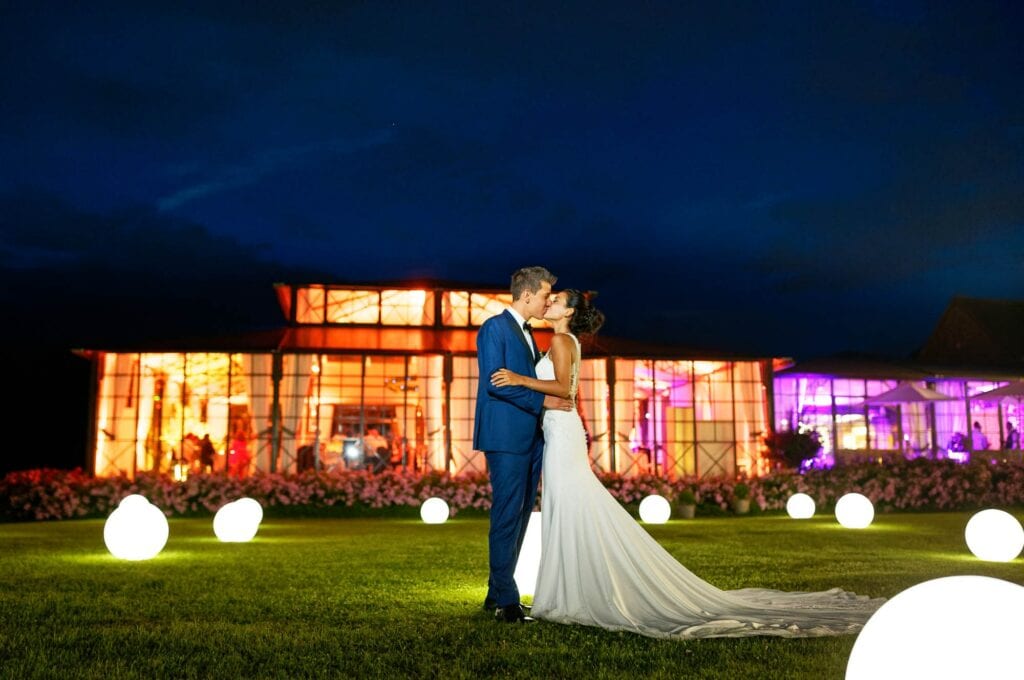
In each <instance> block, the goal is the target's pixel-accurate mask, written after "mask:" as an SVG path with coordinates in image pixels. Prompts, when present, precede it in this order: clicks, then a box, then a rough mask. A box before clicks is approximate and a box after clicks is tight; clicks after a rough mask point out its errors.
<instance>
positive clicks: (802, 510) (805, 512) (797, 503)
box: [786, 493, 873, 519]
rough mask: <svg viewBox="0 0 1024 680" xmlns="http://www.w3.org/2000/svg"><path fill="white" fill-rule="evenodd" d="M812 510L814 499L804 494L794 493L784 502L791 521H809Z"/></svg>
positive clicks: (812, 515)
mask: <svg viewBox="0 0 1024 680" xmlns="http://www.w3.org/2000/svg"><path fill="white" fill-rule="evenodd" d="M814 510H815V505H814V499H813V498H811V497H810V496H808V495H807V494H805V493H795V494H793V495H792V496H790V497H789V500H788V501H786V512H787V513H789V516H790V517H792V518H793V519H810V518H811V517H814ZM872 512H873V511H872Z"/></svg>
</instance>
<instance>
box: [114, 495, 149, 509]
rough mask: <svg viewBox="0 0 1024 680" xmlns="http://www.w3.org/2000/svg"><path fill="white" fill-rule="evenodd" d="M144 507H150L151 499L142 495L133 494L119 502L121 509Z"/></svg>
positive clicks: (118, 505)
mask: <svg viewBox="0 0 1024 680" xmlns="http://www.w3.org/2000/svg"><path fill="white" fill-rule="evenodd" d="M144 505H149V499H148V498H146V497H145V496H143V495H142V494H138V493H133V494H128V495H127V496H125V497H124V498H122V499H121V502H119V503H118V504H117V507H119V508H131V507H136V506H138V507H142V506H144Z"/></svg>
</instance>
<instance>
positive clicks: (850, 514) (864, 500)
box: [836, 493, 875, 529]
mask: <svg viewBox="0 0 1024 680" xmlns="http://www.w3.org/2000/svg"><path fill="white" fill-rule="evenodd" d="M874 519H875V506H873V505H872V504H871V501H870V500H868V497H867V496H864V495H863V494H859V493H848V494H846V495H845V496H843V497H842V498H840V499H839V501H838V502H837V503H836V520H837V521H838V522H839V523H840V524H842V525H843V526H844V527H846V528H847V529H863V528H865V527H868V526H870V525H871V522H872V521H873V520H874Z"/></svg>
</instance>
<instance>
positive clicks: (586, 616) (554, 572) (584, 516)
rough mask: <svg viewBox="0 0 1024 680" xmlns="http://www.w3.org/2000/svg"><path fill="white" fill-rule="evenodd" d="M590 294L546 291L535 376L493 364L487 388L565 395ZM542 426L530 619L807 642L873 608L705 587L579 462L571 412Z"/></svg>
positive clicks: (863, 617) (868, 602)
mask: <svg viewBox="0 0 1024 680" xmlns="http://www.w3.org/2000/svg"><path fill="white" fill-rule="evenodd" d="M591 298H592V295H591V294H584V293H581V292H580V291H577V290H571V289H570V290H564V291H561V292H559V293H558V294H557V295H554V296H553V300H552V304H551V306H550V308H549V309H548V311H547V314H545V316H544V318H545V319H546V320H547V321H549V322H551V324H552V325H553V326H554V331H555V335H554V337H553V338H552V339H551V348H550V350H549V351H548V353H547V355H546V356H545V357H544V358H542V359H541V360H540V362H539V363H538V364H537V376H538V377H537V378H536V379H534V378H530V377H526V376H522V375H519V374H517V373H513V372H511V371H509V370H507V369H500V370H498V371H496V372H495V373H494V374H493V375H492V376H491V382H492V384H494V385H495V386H497V387H503V386H508V385H518V386H523V387H527V388H529V389H532V390H535V391H538V392H543V393H544V394H553V395H556V396H559V397H567V398H569V399H572V400H575V398H576V388H577V384H578V380H579V369H580V343H579V340H577V335H582V334H592V333H595V332H596V331H597V330H598V328H600V326H601V325H602V323H604V315H603V314H602V313H601V312H600V311H599V310H597V309H596V308H594V307H593V305H592V304H591ZM543 427H544V442H545V443H544V463H543V465H544V468H543V492H542V495H541V510H542V513H541V518H542V522H541V526H542V530H541V540H542V544H543V547H542V551H541V563H540V571H539V573H538V576H537V585H536V592H535V594H534V598H533V609H532V611H531V615H532V616H533V617H535V618H538V619H545V620H548V621H555V622H558V623H578V624H583V625H588V626H598V627H600V628H605V629H608V630H624V631H631V632H634V633H640V634H641V635H648V636H651V637H659V638H677V639H691V638H706V637H743V636H749V635H774V636H780V637H812V636H821V635H840V634H845V633H855V632H857V631H859V630H860V628H861V627H862V626H863V624H864V622H865V621H867V619H868V617H870V616H871V614H872V613H874V611H875V610H876V609H878V607H880V606H881V605H882V602H883V600H882V599H868V598H867V597H863V596H857V595H855V594H853V593H849V592H846V591H843V590H840V589H838V588H834V589H832V590H827V591H824V592H819V593H787V592H783V591H778V590H769V589H764V588H745V589H742V590H720V589H719V588H716V587H715V586H713V585H711V584H710V583H708V582H706V581H704V580H702V579H701V578H699V577H698V576H696V575H695V574H693V573H692V572H691V571H690V570H688V569H687V568H686V567H684V566H683V565H682V564H680V563H679V562H677V561H676V559H675V558H674V557H672V556H671V555H670V554H669V553H668V552H667V551H666V550H665V549H664V548H662V547H661V546H660V545H659V544H658V543H657V542H655V540H654V539H653V538H651V536H650V535H649V534H648V533H647V532H646V531H645V530H644V529H643V527H641V526H640V525H639V524H638V523H637V522H636V520H634V519H633V517H632V516H631V515H630V514H629V513H628V512H626V510H625V509H624V508H623V507H622V506H621V505H619V503H618V501H616V500H615V498H614V497H612V495H611V494H610V493H608V491H607V490H606V489H605V488H604V486H603V485H602V484H601V482H600V481H599V480H598V479H597V477H596V476H595V475H594V473H593V471H592V470H591V468H590V460H589V457H588V455H587V445H586V435H585V433H584V430H583V423H582V421H581V420H580V417H579V413H578V412H577V411H575V410H574V411H554V410H548V411H545V413H544V416H543Z"/></svg>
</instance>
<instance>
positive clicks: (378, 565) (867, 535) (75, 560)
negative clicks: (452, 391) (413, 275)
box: [0, 513, 1024, 679]
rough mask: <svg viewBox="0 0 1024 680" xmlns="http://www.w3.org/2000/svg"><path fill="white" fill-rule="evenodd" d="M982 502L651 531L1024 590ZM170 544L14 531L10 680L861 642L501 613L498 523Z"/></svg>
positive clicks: (656, 665)
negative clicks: (928, 510)
mask: <svg viewBox="0 0 1024 680" xmlns="http://www.w3.org/2000/svg"><path fill="white" fill-rule="evenodd" d="M969 516H970V514H969V513H944V514H901V515H886V516H881V517H879V518H877V521H876V523H875V524H874V525H872V526H871V527H870V528H869V529H866V530H861V531H856V530H845V529H842V528H840V527H839V526H838V525H837V524H835V522H834V520H833V519H832V518H831V517H822V518H816V519H813V520H809V521H802V522H797V521H793V520H789V519H788V518H785V517H779V516H761V517H750V518H717V519H698V520H690V521H686V520H683V521H673V522H670V523H669V524H667V525H663V526H654V527H648V529H649V531H650V532H651V533H652V534H653V535H654V536H655V537H656V538H657V539H658V540H659V541H660V542H661V543H662V545H664V546H666V547H667V548H668V549H669V550H670V551H671V552H672V553H673V554H674V555H676V556H677V557H679V558H680V559H681V560H682V561H683V562H684V563H685V564H687V565H688V566H689V567H690V568H691V569H692V570H693V571H695V572H696V573H697V574H699V575H701V576H702V577H704V578H706V579H707V580H709V581H711V582H712V583H714V584H716V585H718V586H721V587H725V588H736V587H743V586H769V587H778V588H783V589H786V590H824V589H826V588H831V587H834V586H840V587H843V588H846V589H849V590H854V591H856V592H859V593H864V594H869V595H882V596H892V595H894V594H896V593H897V592H899V591H900V590H902V589H904V588H906V587H908V586H910V585H913V584H914V583H918V582H920V581H924V580H927V579H930V578H935V577H939V576H946V575H953V574H981V575H988V576H994V577H998V578H1002V579H1006V580H1011V581H1015V582H1018V583H1024V573H1022V570H1021V560H1020V559H1018V560H1015V561H1014V562H1012V563H1009V564H990V563H984V562H980V561H978V560H976V559H974V558H973V557H972V556H971V555H970V554H969V553H968V552H967V550H966V547H965V545H964V541H963V527H964V525H965V524H966V522H967V519H968V518H969ZM170 524H171V535H170V540H169V541H168V544H167V547H166V548H165V550H164V552H163V553H161V554H160V555H159V556H158V557H157V558H156V559H154V560H152V561H149V562H139V563H130V562H122V561H118V560H116V559H114V558H113V557H111V556H110V555H109V554H108V553H107V552H106V549H105V548H104V546H103V539H102V533H103V523H102V522H101V521H96V520H88V521H66V522H51V523H38V524H0V674H2V676H3V677H5V678H19V679H20V678H33V677H52V678H68V677H90V678H104V679H110V678H136V677H137V678H171V677H173V678H185V677H196V678H205V677H214V678H254V677H277V678H302V677H438V678H442V677H443V678H449V677H456V678H458V677H463V678H478V677H487V676H504V677H529V678H549V677H563V678H568V677H581V678H601V677H631V678H633V677H665V678H670V677H671V678H682V677H686V678H773V679H774V678H790V677H792V678H817V679H821V678H841V677H843V674H844V669H845V665H846V659H847V656H848V655H849V652H850V649H851V647H852V645H853V642H854V639H855V638H854V637H853V636H845V637H839V638H824V639H803V640H780V639H773V638H751V639H741V640H735V639H724V640H702V641H690V642H666V641H662V640H653V639H649V638H645V637H641V636H637V635H630V634H624V633H609V632H605V631H601V630H596V629H591V628H584V627H579V626H561V625H556V624H548V623H543V622H541V623H538V624H535V625H532V626H509V625H502V624H498V623H495V622H494V621H492V620H491V619H490V618H489V617H488V616H486V615H485V614H484V613H483V611H482V610H481V608H480V604H481V602H482V601H483V598H484V592H485V588H484V584H485V581H486V578H487V570H486V560H485V555H486V531H487V523H486V520H484V519H475V518H474V519H462V518H458V519H455V520H453V521H450V522H449V523H447V524H445V525H440V526H428V525H424V524H422V523H420V522H419V521H416V520H411V519H410V520H405V519H294V520H281V519H273V518H270V519H267V520H265V522H264V524H263V526H262V528H261V530H260V533H259V535H258V536H257V538H256V540H255V541H253V542H252V543H248V544H222V543H219V542H218V541H217V540H216V539H215V538H214V536H213V533H212V530H211V520H210V519H175V520H172V521H171V523H170Z"/></svg>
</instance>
